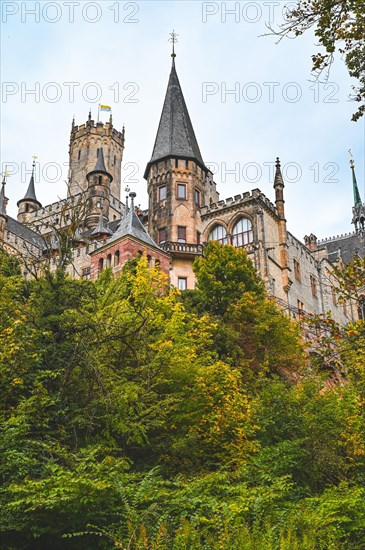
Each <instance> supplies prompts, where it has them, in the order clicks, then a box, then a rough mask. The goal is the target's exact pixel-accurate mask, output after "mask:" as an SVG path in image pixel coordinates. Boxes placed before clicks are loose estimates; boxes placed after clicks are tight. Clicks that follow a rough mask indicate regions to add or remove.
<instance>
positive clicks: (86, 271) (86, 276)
mask: <svg viewBox="0 0 365 550" xmlns="http://www.w3.org/2000/svg"><path fill="white" fill-rule="evenodd" d="M82 278H83V279H90V267H85V268H84V269H83V270H82Z"/></svg>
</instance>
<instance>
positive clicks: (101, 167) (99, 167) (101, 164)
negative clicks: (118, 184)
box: [86, 139, 113, 183]
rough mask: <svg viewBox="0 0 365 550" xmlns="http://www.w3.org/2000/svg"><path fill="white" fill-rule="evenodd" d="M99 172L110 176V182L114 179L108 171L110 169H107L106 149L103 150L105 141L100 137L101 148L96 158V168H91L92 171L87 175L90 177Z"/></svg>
mask: <svg viewBox="0 0 365 550" xmlns="http://www.w3.org/2000/svg"><path fill="white" fill-rule="evenodd" d="M97 173H100V174H106V175H107V176H109V178H110V183H111V182H112V181H113V176H112V175H111V174H110V173H109V172H108V170H107V169H106V167H105V161H104V151H103V142H102V140H101V139H100V147H99V149H98V153H97V159H96V163H95V166H94V169H93V170H91V172H89V173H88V174H87V175H86V177H87V178H88V177H89V176H91V175H92V174H97Z"/></svg>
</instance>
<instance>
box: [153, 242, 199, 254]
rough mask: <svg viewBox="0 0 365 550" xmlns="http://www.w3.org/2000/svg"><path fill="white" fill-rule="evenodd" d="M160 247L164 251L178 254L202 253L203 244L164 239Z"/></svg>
mask: <svg viewBox="0 0 365 550" xmlns="http://www.w3.org/2000/svg"><path fill="white" fill-rule="evenodd" d="M159 246H160V248H162V250H165V251H166V252H176V253H179V254H192V255H202V254H203V249H204V246H203V245H202V244H190V243H176V242H172V241H166V242H164V243H161V244H160V245H159Z"/></svg>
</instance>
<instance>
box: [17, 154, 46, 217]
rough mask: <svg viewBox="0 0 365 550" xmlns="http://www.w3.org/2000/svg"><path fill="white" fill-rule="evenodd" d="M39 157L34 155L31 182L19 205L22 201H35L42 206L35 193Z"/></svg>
mask: <svg viewBox="0 0 365 550" xmlns="http://www.w3.org/2000/svg"><path fill="white" fill-rule="evenodd" d="M36 158H37V157H36V156H35V155H34V156H33V165H32V175H31V177H30V182H29V185H28V189H27V192H26V193H25V195H24V197H23V198H22V199H20V201H18V203H17V206H19V204H21V203H22V202H25V201H27V202H35V203H36V204H37V205H38V206H39V208H42V205H41V203H40V202H39V201H38V200H37V197H36V194H35V187H34V171H35V159H36Z"/></svg>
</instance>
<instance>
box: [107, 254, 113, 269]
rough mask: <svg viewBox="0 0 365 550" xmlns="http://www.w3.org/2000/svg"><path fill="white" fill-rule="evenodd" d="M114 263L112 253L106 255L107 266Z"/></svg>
mask: <svg viewBox="0 0 365 550" xmlns="http://www.w3.org/2000/svg"><path fill="white" fill-rule="evenodd" d="M111 265H112V255H111V254H108V255H107V257H106V267H111Z"/></svg>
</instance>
